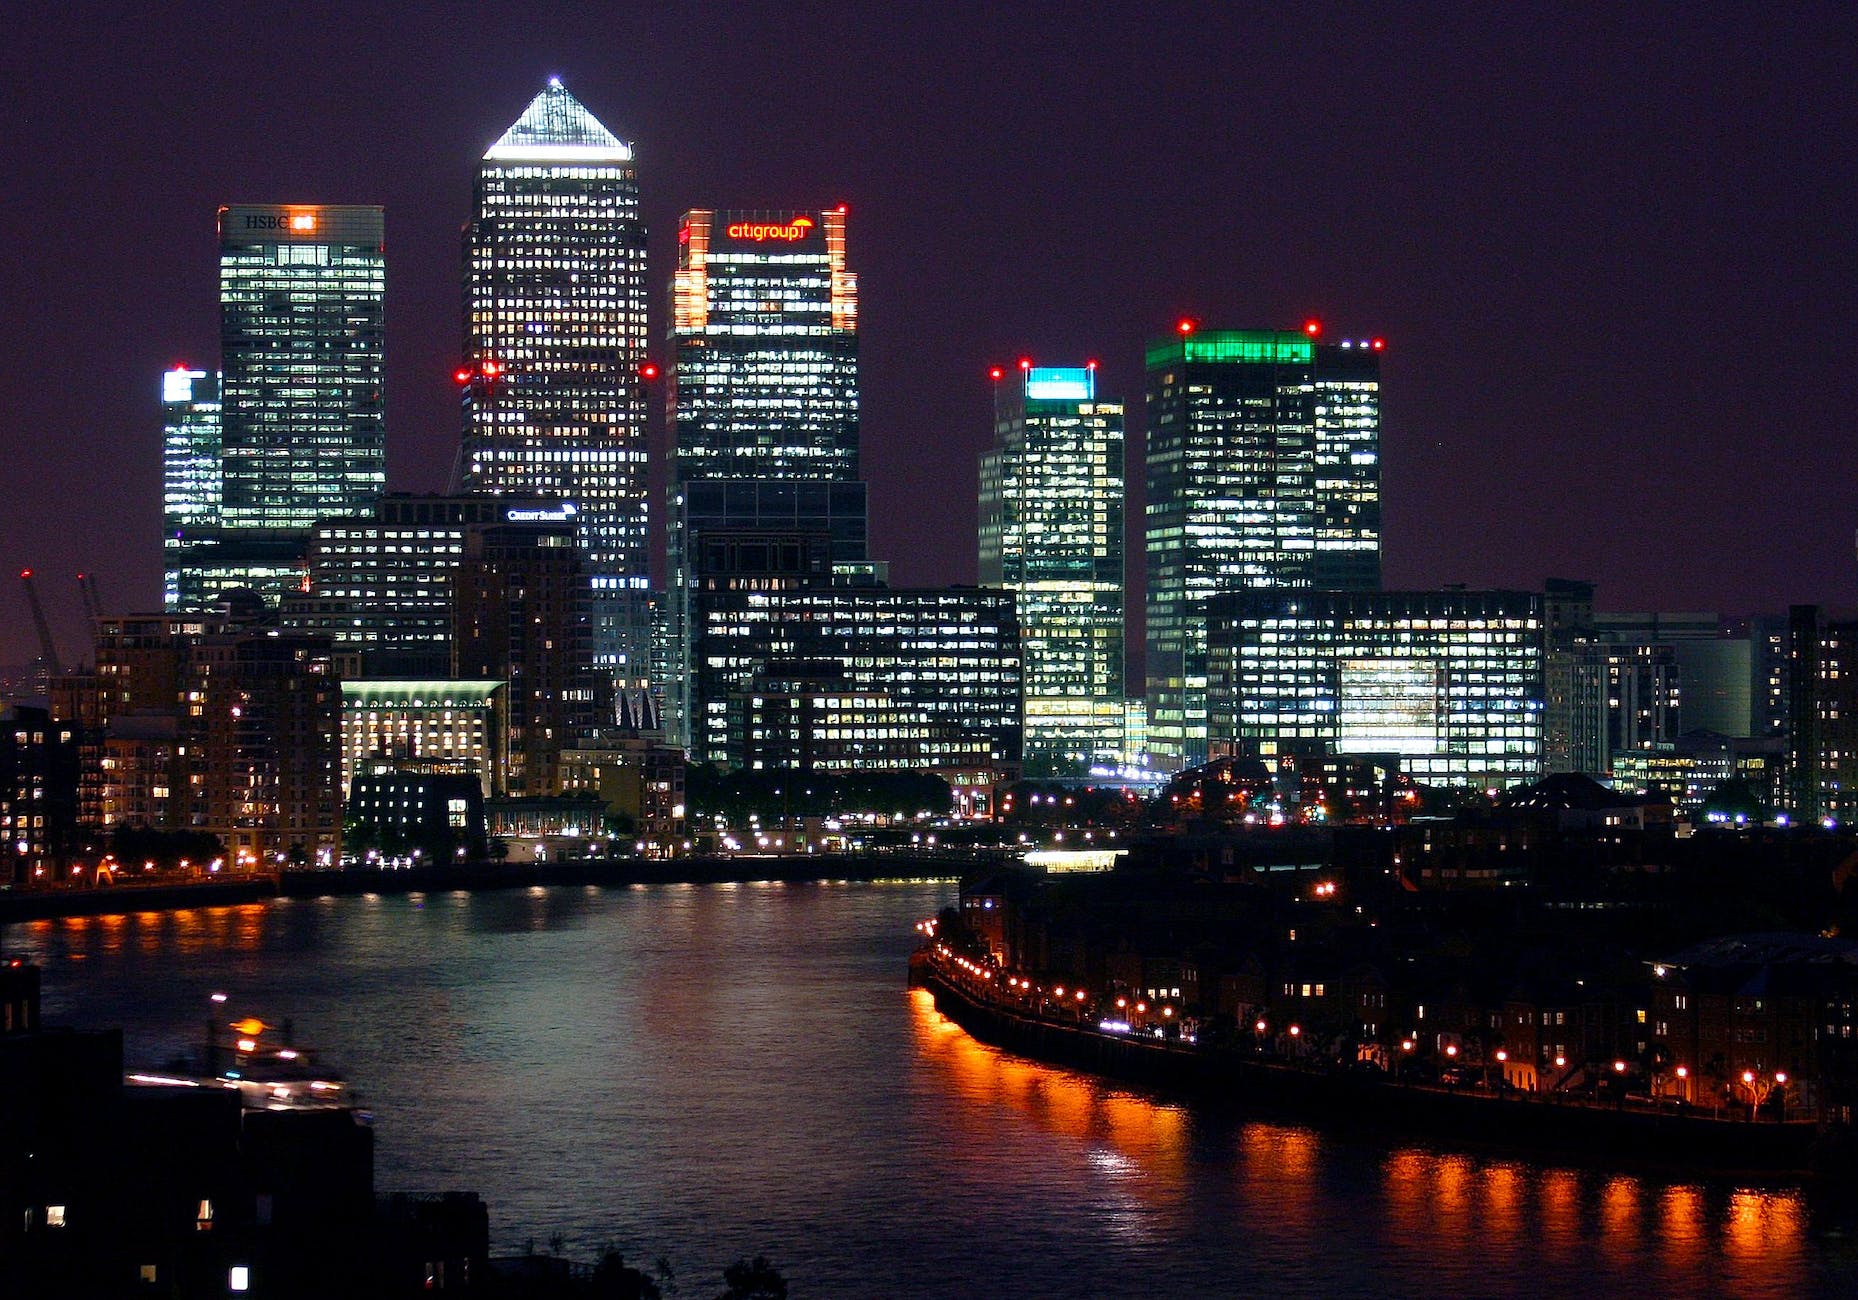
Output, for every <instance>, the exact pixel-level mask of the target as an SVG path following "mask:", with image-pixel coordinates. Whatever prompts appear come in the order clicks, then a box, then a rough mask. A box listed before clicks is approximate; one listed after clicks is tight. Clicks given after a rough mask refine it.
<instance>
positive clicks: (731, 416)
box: [670, 208, 858, 483]
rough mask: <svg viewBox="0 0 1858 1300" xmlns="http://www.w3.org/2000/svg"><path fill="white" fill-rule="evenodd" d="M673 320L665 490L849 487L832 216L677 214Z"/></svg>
mask: <svg viewBox="0 0 1858 1300" xmlns="http://www.w3.org/2000/svg"><path fill="white" fill-rule="evenodd" d="M672 313H673V318H672V329H671V344H672V349H673V353H672V371H671V402H670V408H671V428H672V433H673V437H674V440H675V457H676V476H677V481H678V482H680V483H682V482H686V481H688V480H691V479H704V478H707V479H739V478H778V479H827V480H839V481H845V480H854V479H856V478H857V477H858V280H857V277H856V276H855V275H854V274H853V273H852V272H851V271H850V270H848V269H847V268H846V265H845V209H843V208H837V209H828V210H825V211H806V212H794V211H791V210H787V209H783V210H780V211H771V212H763V211H745V210H744V211H711V210H708V209H701V208H699V209H695V210H693V211H690V212H686V213H685V214H684V220H683V222H682V224H681V225H680V226H679V227H678V244H677V278H676V280H675V282H674V287H673V291H672Z"/></svg>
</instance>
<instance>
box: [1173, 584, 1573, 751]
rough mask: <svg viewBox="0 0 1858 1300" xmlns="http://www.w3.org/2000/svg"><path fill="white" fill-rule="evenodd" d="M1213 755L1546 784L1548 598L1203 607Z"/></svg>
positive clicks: (1283, 595)
mask: <svg viewBox="0 0 1858 1300" xmlns="http://www.w3.org/2000/svg"><path fill="white" fill-rule="evenodd" d="M1205 609H1206V631H1207V645H1208V651H1207V667H1208V686H1207V719H1208V732H1209V735H1210V737H1211V742H1212V746H1213V748H1214V750H1215V751H1216V752H1219V753H1227V754H1235V753H1236V754H1241V755H1246V756H1256V757H1260V758H1265V759H1271V758H1273V757H1276V756H1279V755H1284V754H1289V753H1299V752H1301V753H1322V754H1362V755H1375V756H1391V757H1392V758H1393V759H1394V760H1395V761H1396V762H1397V764H1398V766H1399V768H1400V769H1401V770H1403V771H1405V772H1406V773H1407V774H1409V775H1411V776H1412V777H1413V778H1414V779H1415V780H1417V781H1420V782H1423V783H1427V784H1435V785H1474V786H1480V787H1496V788H1501V787H1504V786H1508V785H1513V784H1516V783H1517V782H1521V781H1533V780H1535V779H1537V778H1538V777H1539V776H1541V775H1542V768H1543V756H1544V710H1545V705H1544V690H1543V658H1544V650H1545V639H1544V631H1543V613H1542V597H1541V596H1539V595H1537V594H1535V593H1533V592H1517V591H1437V592H1432V591H1421V592H1407V591H1399V592H1395V591H1389V592H1339V591H1298V590H1283V589H1279V590H1264V589H1253V590H1249V591H1235V592H1228V593H1225V594H1223V595H1218V596H1214V597H1212V598H1211V599H1210V600H1209V601H1207V603H1206V606H1205Z"/></svg>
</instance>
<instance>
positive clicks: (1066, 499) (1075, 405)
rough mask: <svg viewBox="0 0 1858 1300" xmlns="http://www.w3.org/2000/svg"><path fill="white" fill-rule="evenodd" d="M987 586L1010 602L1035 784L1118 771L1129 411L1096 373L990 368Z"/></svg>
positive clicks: (983, 518) (983, 537) (984, 482)
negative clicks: (1008, 594) (1103, 395)
mask: <svg viewBox="0 0 1858 1300" xmlns="http://www.w3.org/2000/svg"><path fill="white" fill-rule="evenodd" d="M994 379H995V388H994V445H993V447H992V449H991V450H989V451H986V452H984V453H982V455H981V476H980V478H981V494H980V577H981V584H982V585H983V586H987V587H1005V588H1007V589H1008V590H1010V591H1012V592H1013V593H1014V597H1015V600H1016V603H1017V606H1018V613H1019V632H1020V646H1021V656H1022V673H1023V678H1024V683H1025V711H1026V715H1025V716H1026V723H1025V755H1026V759H1025V761H1026V770H1027V772H1028V774H1030V775H1071V774H1074V773H1078V772H1081V771H1083V770H1085V769H1087V768H1088V767H1089V766H1090V765H1092V764H1114V763H1116V762H1117V761H1119V759H1120V757H1121V754H1122V740H1123V711H1124V704H1123V408H1122V406H1121V405H1120V404H1119V403H1112V402H1099V401H1097V397H1096V380H1097V372H1096V364H1095V363H1094V362H1093V363H1091V364H1090V365H1088V366H1084V367H1079V368H1050V367H1034V366H1032V365H1031V364H1030V363H1029V362H1024V363H1021V365H1020V368H1019V369H1018V370H1017V371H1015V372H1012V373H1011V374H1009V373H1008V372H1006V371H1004V370H996V371H995V372H994Z"/></svg>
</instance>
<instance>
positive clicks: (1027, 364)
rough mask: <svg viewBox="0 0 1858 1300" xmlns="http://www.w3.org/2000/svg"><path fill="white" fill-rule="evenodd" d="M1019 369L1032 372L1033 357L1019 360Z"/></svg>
mask: <svg viewBox="0 0 1858 1300" xmlns="http://www.w3.org/2000/svg"><path fill="white" fill-rule="evenodd" d="M1019 368H1020V369H1021V370H1030V369H1032V358H1031V357H1021V358H1020V359H1019Z"/></svg>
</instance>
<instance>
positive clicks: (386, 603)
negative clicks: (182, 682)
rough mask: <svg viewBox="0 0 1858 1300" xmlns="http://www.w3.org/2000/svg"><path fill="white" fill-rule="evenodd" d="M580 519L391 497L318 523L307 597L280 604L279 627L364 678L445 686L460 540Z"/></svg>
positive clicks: (554, 510) (564, 505) (535, 503)
mask: <svg viewBox="0 0 1858 1300" xmlns="http://www.w3.org/2000/svg"><path fill="white" fill-rule="evenodd" d="M576 514H577V511H576V508H575V506H574V505H573V504H572V503H571V502H565V501H551V500H546V499H543V498H539V497H485V496H424V495H412V494H408V493H393V494H391V495H389V496H385V497H382V498H380V499H379V500H378V501H376V502H375V503H374V506H373V508H372V509H371V510H369V511H368V512H367V513H365V514H357V515H345V516H343V517H341V518H336V519H323V520H319V521H318V522H317V524H316V527H315V528H313V529H312V530H311V532H310V540H309V547H308V555H307V589H306V590H305V591H303V592H301V593H299V594H296V595H289V596H286V597H285V598H284V600H283V604H282V609H281V620H282V622H283V624H284V626H286V627H292V628H296V629H298V630H300V631H306V632H320V633H322V634H323V635H325V636H328V637H329V638H330V639H331V640H332V641H334V642H335V643H336V645H337V646H338V647H339V648H341V649H343V650H346V651H353V652H355V653H357V654H359V655H360V660H361V670H362V672H363V673H364V674H365V675H367V676H369V677H383V678H385V677H422V678H435V677H444V676H445V675H446V674H447V673H449V672H450V671H451V658H452V596H453V586H454V583H455V581H456V579H457V575H458V571H459V568H460V566H461V565H462V564H463V562H464V550H465V538H466V535H467V534H468V533H469V532H470V531H471V530H472V529H474V528H484V527H492V526H507V527H513V528H521V527H524V526H529V525H536V526H543V527H548V526H552V525H556V524H562V523H572V522H573V521H574V519H575V517H576Z"/></svg>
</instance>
